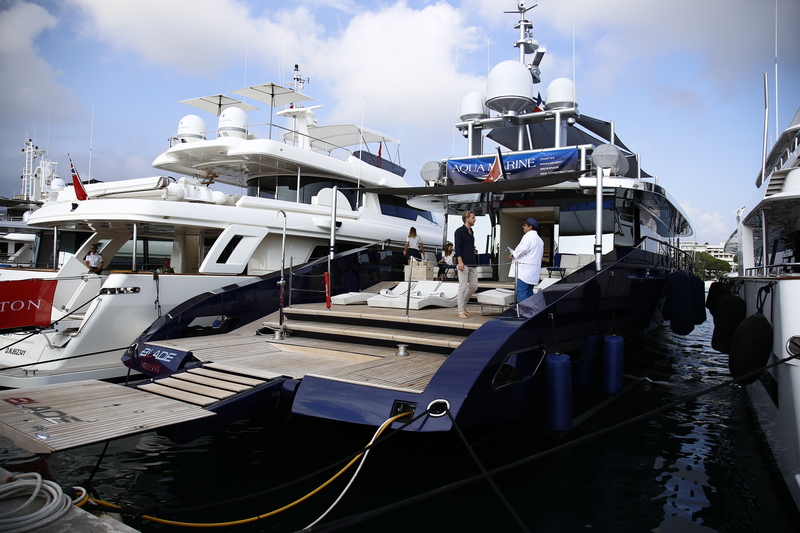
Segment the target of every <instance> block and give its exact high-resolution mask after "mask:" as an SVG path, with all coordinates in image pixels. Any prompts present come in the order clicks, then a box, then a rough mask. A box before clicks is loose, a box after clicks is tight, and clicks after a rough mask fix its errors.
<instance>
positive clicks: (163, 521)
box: [81, 412, 411, 527]
mask: <svg viewBox="0 0 800 533" xmlns="http://www.w3.org/2000/svg"><path fill="white" fill-rule="evenodd" d="M409 414H411V413H410V412H406V413H401V414H399V415H395V416H393V417H391V418H389V419H388V420H386V421H385V422H384V423H383V424H381V427H380V428H379V429H378V432H377V434H376V435H375V437H373V439H372V440H373V441H374V440H375V439H377V438H378V436H380V434H381V433H383V432H384V430H385V429H386V428H387V427H389V426H390V425H391V424H392V423H394V421H395V420H397V419H398V418H402V417H404V416H407V415H409ZM369 446H370V445H367V448H369ZM365 451H366V449H365ZM362 455H364V452H361V453H360V454H358V455H357V456H355V457H353V459H352V460H351V461H350V462H349V463H347V464H346V465H345V466H344V467H343V468H342V469H341V470H339V471H338V472H337V473H336V474H334V475H333V476H332V477H331V478H330V479H329V480H327V481H326V482H325V483H323V484H322V485H320V486H319V487H317V488H316V489H314V490H312V491H311V492H309V493H308V494H306V495H305V496H303V497H301V498H299V499H297V500H295V501H293V502H292V503H290V504H287V505H284V506H283V507H281V508H279V509H275V510H274V511H270V512H269V513H266V514H262V515H258V516H253V517H251V518H243V519H241V520H234V521H231V522H212V523H205V524H202V523H196V522H176V521H174V520H166V519H164V518H157V517H155V516H149V515H142V516H140V518H143V519H145V520H149V521H151V522H156V523H158V524H166V525H170V526H182V527H224V526H238V525H241V524H249V523H250V522H255V521H257V520H262V519H264V518H268V517H270V516H274V515H276V514H278V513H281V512H283V511H285V510H287V509H291V508H292V507H294V506H295V505H297V504H298V503H301V502H303V501H305V500H307V499H308V498H310V497H311V496H313V495H314V494H316V493H318V492H319V491H321V490H322V489H324V488H325V487H327V486H328V485H330V484H331V483H332V482H333V481H334V480H336V478H338V477H339V476H341V475H342V474H344V472H345V471H346V470H347V469H348V468H350V467H351V466H353V464H354V463H356V462H357V461H358V460H359V459H360V458H361V456H362ZM89 500H91V501H92V502H93V503H96V504H98V505H103V506H105V507H111V508H113V509H121V507H119V506H117V505H114V504H113V503H108V502H105V501H103V500H96V499H94V498H89ZM83 503H85V500H84V501H82V502H81V505H83Z"/></svg>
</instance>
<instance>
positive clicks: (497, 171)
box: [483, 153, 502, 183]
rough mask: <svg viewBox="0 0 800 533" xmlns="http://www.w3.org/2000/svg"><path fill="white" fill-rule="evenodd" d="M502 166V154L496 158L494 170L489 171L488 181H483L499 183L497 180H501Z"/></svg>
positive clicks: (485, 181) (493, 164)
mask: <svg viewBox="0 0 800 533" xmlns="http://www.w3.org/2000/svg"><path fill="white" fill-rule="evenodd" d="M500 165H502V163H501V162H500V154H499V153H498V154H497V155H496V156H495V158H494V163H492V168H491V169H489V175H487V176H486V179H485V180H483V182H484V183H492V182H493V181H497V178H499V177H500V174H501V173H502V169H501V168H500Z"/></svg>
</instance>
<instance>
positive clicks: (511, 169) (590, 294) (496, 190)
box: [124, 2, 705, 435]
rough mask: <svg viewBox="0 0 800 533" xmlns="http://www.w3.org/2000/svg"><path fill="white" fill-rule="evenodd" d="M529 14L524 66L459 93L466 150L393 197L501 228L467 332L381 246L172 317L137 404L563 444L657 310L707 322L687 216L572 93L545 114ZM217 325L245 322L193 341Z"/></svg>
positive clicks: (562, 83)
mask: <svg viewBox="0 0 800 533" xmlns="http://www.w3.org/2000/svg"><path fill="white" fill-rule="evenodd" d="M529 9H530V8H526V7H525V5H524V2H520V3H518V7H517V11H515V12H514V13H518V14H519V21H518V22H517V25H516V26H515V27H517V28H519V32H520V35H519V39H518V40H517V42H516V43H515V46H517V47H518V48H519V53H520V60H519V61H507V62H503V63H501V64H500V65H498V66H497V67H496V68H495V69H493V70H492V72H491V74H490V75H489V79H488V83H487V89H488V90H487V94H486V95H485V96H483V95H468V96H467V97H465V102H464V106H463V108H462V114H461V117H460V120H459V121H458V123H457V124H456V127H457V128H458V129H459V130H460V131H461V132H463V133H464V135H465V137H466V138H467V148H468V152H467V155H465V156H463V157H453V158H448V159H444V160H442V161H437V162H434V163H431V164H426V165H425V167H424V169H423V177H425V179H426V181H427V182H428V183H427V184H426V186H425V187H418V188H408V189H402V190H400V191H401V192H404V193H407V194H409V195H411V196H414V199H413V200H410V202H411V203H412V204H414V205H418V206H427V207H432V208H436V209H439V210H441V211H446V212H447V213H449V214H459V213H461V212H462V211H463V210H465V209H469V210H472V211H475V212H477V213H478V214H479V215H486V216H487V217H488V218H489V219H490V220H492V221H493V224H494V225H493V228H492V231H491V238H492V241H491V242H490V244H489V246H488V251H487V253H486V254H481V255H482V257H484V258H485V260H486V261H485V263H486V264H485V265H484V267H485V268H486V274H487V275H486V277H485V278H484V279H483V280H482V282H481V283H482V287H481V289H479V291H480V292H479V293H478V294H477V295H476V300H475V302H474V303H473V305H472V307H471V310H472V314H471V316H470V317H469V318H468V319H466V320H464V319H459V318H457V314H458V313H457V311H456V309H455V308H454V306H455V296H454V294H455V291H456V287H457V283H456V282H453V281H448V280H444V281H440V280H436V279H433V278H434V272H432V271H431V269H430V268H429V267H426V266H425V265H412V266H411V267H410V268H408V269H403V270H399V269H398V270H396V271H393V272H388V271H387V266H386V265H387V264H390V263H391V261H390V260H389V259H388V255H389V254H391V252H389V251H387V250H386V246H385V243H383V242H377V243H375V244H373V245H371V246H365V247H363V248H361V249H357V250H351V251H348V252H344V253H338V254H336V255H332V256H331V257H329V258H324V259H320V260H317V261H312V262H310V263H308V264H305V265H299V266H295V267H293V268H292V269H290V272H288V273H287V274H286V276H285V277H284V275H283V274H281V275H273V276H265V277H264V278H262V279H260V280H258V281H254V282H252V283H246V284H243V283H240V284H232V285H231V286H229V287H225V288H224V289H223V290H219V291H215V292H213V293H207V294H202V295H198V296H196V297H195V298H193V299H191V300H189V301H187V302H185V303H183V304H182V305H180V306H178V307H176V308H175V309H173V310H172V311H171V312H170V313H169V314H168V315H164V316H162V317H161V318H159V319H158V320H157V321H156V322H154V323H153V324H152V325H151V326H149V327H148V328H147V330H146V331H145V332H144V333H143V334H142V335H141V336H140V337H139V338H138V339H137V340H136V342H135V343H134V344H133V345H132V347H131V348H130V349H129V350H128V351H127V352H126V355H125V356H124V361H125V364H126V365H128V366H129V367H131V368H132V369H135V370H137V371H141V372H144V373H146V374H149V375H151V376H153V379H152V380H151V381H150V382H148V383H144V384H142V385H140V388H141V390H148V391H150V392H153V393H156V394H159V395H163V396H167V397H173V398H179V399H181V400H182V401H186V402H190V403H194V404H196V405H198V406H202V407H203V408H204V409H206V410H210V411H213V412H215V413H218V414H219V415H224V416H229V415H230V416H246V414H248V413H249V412H252V410H253V409H256V408H258V409H263V410H271V411H272V412H274V413H276V414H280V415H288V414H291V415H301V416H308V417H315V418H324V419H329V420H335V421H341V422H349V423H356V424H366V425H372V426H380V425H381V424H382V423H384V422H385V421H387V420H388V419H389V418H390V417H392V416H396V415H404V416H403V418H402V419H400V420H398V421H397V422H395V427H399V425H400V424H401V423H403V422H404V421H408V422H410V424H408V425H405V426H404V429H405V430H406V431H421V432H437V431H449V430H450V429H451V428H453V425H454V424H455V423H458V424H459V425H460V426H461V427H465V428H467V427H476V426H482V425H486V424H493V423H500V422H504V421H509V420H516V419H519V418H523V417H539V418H542V419H546V420H547V423H548V427H549V428H550V429H553V430H556V431H566V430H568V429H570V428H571V427H572V425H573V423H574V421H576V420H579V419H580V418H581V417H582V416H588V414H590V413H591V412H592V411H591V410H592V409H593V408H594V407H596V406H597V405H598V404H601V403H603V402H604V401H606V400H608V399H609V398H614V397H615V396H616V395H617V394H619V393H620V392H621V391H622V390H623V389H624V387H625V386H626V384H627V383H628V381H627V377H625V375H626V374H635V373H637V371H638V370H640V369H638V365H639V364H640V363H641V361H637V360H636V359H635V358H632V357H626V356H625V354H624V349H623V345H624V340H625V339H630V338H638V337H641V336H642V335H646V334H648V333H651V332H653V331H655V330H657V329H658V328H660V327H662V325H663V316H662V309H663V308H664V305H665V303H664V302H665V297H667V298H666V300H667V302H666V305H667V309H668V311H669V318H670V319H671V321H670V326H671V327H672V329H673V330H675V331H677V332H679V333H684V334H685V333H688V332H690V331H691V330H692V328H693V327H694V324H698V323H702V322H703V321H704V320H705V310H704V308H703V301H704V293H703V289H704V287H703V283H702V281H700V279H699V278H697V277H696V276H695V277H694V278H692V277H691V276H690V275H689V274H690V271H691V264H690V260H689V258H688V256H686V254H683V253H682V252H681V251H680V249H679V246H678V245H679V243H678V239H680V238H682V237H684V236H689V235H691V227H690V225H689V222H688V220H687V218H686V216H685V215H684V213H683V212H682V210H681V209H680V207H679V206H678V205H677V204H676V203H675V202H674V201H673V200H672V199H671V198H670V196H669V195H668V194H667V192H666V191H665V189H664V188H663V187H662V186H661V185H659V184H657V183H656V182H655V180H654V179H653V178H651V177H649V176H648V175H647V174H646V173H644V172H643V171H642V170H641V169H640V168H639V165H638V158H637V156H636V155H635V154H633V153H631V152H630V151H629V150H628V149H627V148H625V146H624V144H622V142H621V141H619V139H617V137H616V136H615V134H614V133H613V131H614V128H613V124H612V123H609V122H604V121H601V120H597V119H593V118H591V117H588V116H586V115H581V114H580V113H578V110H577V101H576V99H575V93H574V85H573V84H572V83H571V82H570V81H569V80H565V79H557V80H554V81H553V82H551V84H550V86H549V87H548V89H547V91H546V97H545V98H544V101H543V102H539V101H538V99H537V97H536V95H535V94H534V83H536V82H538V81H539V79H540V71H539V62H540V61H541V56H542V54H543V50H542V49H541V48H539V47H538V44H537V43H536V41H535V40H534V39H533V37H532V35H531V34H530V29H531V27H532V24H531V23H530V22H529V21H528V20H526V18H525V15H526V12H527V11H528V10H529ZM509 84H510V85H509ZM487 106H488V107H490V108H491V109H492V110H493V111H494V113H492V112H490V111H489V109H487ZM486 138H488V139H491V140H493V141H494V142H496V143H497V144H498V151H497V153H495V152H494V151H493V150H491V149H488V150H487V149H484V141H485V142H487V143H488V141H486ZM495 161H497V162H498V163H499V164H500V165H501V166H502V168H503V170H504V172H502V173H500V177H496V175H495V176H494V177H493V176H492V174H491V168H492V166H493V164H494V162H495ZM495 177H496V179H494V178H495ZM363 190H364V191H367V192H378V193H381V192H385V191H386V190H387V189H381V188H376V187H372V186H365V187H364V189H363ZM598 206H599V207H600V210H599V211H598V210H597V207H598ZM528 217H535V218H536V219H537V220H538V221H539V223H540V235H541V236H542V238H543V239H544V241H545V248H546V252H545V257H544V267H543V269H542V271H543V272H544V279H543V280H542V282H541V284H540V290H538V291H536V292H535V294H534V295H533V296H532V297H530V298H528V299H527V300H525V301H521V302H516V301H515V296H514V292H513V291H511V290H509V289H508V287H510V286H511V283H512V282H513V281H514V280H513V278H510V277H509V276H508V275H507V272H508V269H507V267H508V263H507V261H506V260H504V257H507V253H506V252H503V253H500V252H498V250H503V251H505V249H506V246H514V245H516V243H517V242H518V241H519V239H520V237H521V235H522V230H521V222H522V221H524V220H526V219H527V218H528ZM340 231H341V229H337V235H339V232H340ZM395 253H396V252H395ZM381 273H383V274H386V275H384V276H382V277H381V276H378V274H381ZM348 280H350V281H349V282H348ZM693 280H696V281H697V282H698V283H699V284H698V283H695V282H694V281H693ZM285 283H286V285H285ZM353 287H357V289H353ZM284 289H285V292H284ZM696 289H699V290H696ZM327 294H333V296H332V297H330V298H329V299H328V298H327ZM698 304H699V307H700V310H701V311H702V317H700V318H698V317H697V314H695V313H693V309H696V308H697V305H698ZM478 305H479V306H480V307H478ZM211 319H218V320H222V321H229V322H230V323H232V324H235V325H236V327H235V328H233V329H231V330H230V331H227V332H225V331H222V330H218V329H214V328H207V329H206V330H203V329H202V328H198V327H196V326H195V325H196V324H198V323H201V322H202V321H203V320H205V321H208V320H211ZM698 320H699V321H698ZM204 334H208V335H204ZM201 378H202V379H201ZM248 379H249V380H252V381H251V382H248V383H250V385H249V386H248V388H247V390H241V389H237V390H235V391H234V387H233V386H231V383H240V384H241V383H242V381H243V380H248ZM209 424H210V422H209V421H208V420H204V421H203V422H202V424H201V426H202V427H201V428H194V430H200V431H202V430H204V429H207V428H208V427H209ZM184 429H186V428H184ZM181 431H182V430H181V428H180V427H178V428H177V429H176V432H177V433H176V434H178V433H181ZM191 433H192V430H191V429H186V432H185V433H184V435H188V434H191Z"/></svg>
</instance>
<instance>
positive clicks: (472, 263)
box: [453, 211, 478, 318]
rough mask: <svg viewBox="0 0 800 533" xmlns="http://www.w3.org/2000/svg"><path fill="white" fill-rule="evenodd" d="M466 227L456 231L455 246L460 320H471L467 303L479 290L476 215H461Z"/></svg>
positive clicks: (467, 212)
mask: <svg viewBox="0 0 800 533" xmlns="http://www.w3.org/2000/svg"><path fill="white" fill-rule="evenodd" d="M461 220H463V221H464V225H463V226H461V227H460V228H458V229H457V230H456V231H455V234H454V236H453V241H454V242H453V244H454V247H455V256H456V261H457V263H456V268H458V318H469V311H467V302H468V301H469V299H470V297H471V296H472V295H473V294H475V291H476V290H478V271H477V270H476V268H477V266H478V254H477V253H475V235H474V234H473V232H472V226H474V225H475V213H473V212H472V211H464V212H463V213H462V214H461Z"/></svg>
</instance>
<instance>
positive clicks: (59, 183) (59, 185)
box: [50, 178, 67, 191]
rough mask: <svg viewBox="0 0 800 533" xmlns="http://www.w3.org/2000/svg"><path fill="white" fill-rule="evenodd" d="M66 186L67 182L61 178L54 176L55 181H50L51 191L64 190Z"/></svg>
mask: <svg viewBox="0 0 800 533" xmlns="http://www.w3.org/2000/svg"><path fill="white" fill-rule="evenodd" d="M66 186H67V184H66V183H64V180H62V179H61V178H53V181H51V182H50V190H51V191H63V190H64V187H66Z"/></svg>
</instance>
